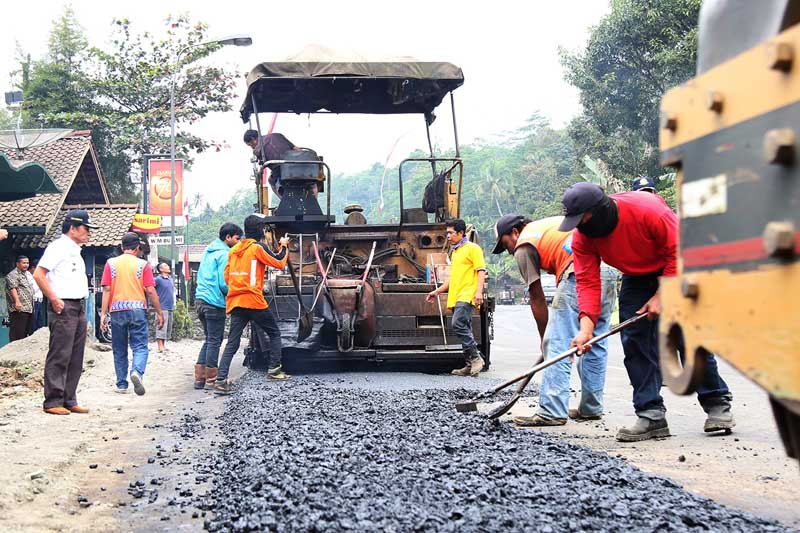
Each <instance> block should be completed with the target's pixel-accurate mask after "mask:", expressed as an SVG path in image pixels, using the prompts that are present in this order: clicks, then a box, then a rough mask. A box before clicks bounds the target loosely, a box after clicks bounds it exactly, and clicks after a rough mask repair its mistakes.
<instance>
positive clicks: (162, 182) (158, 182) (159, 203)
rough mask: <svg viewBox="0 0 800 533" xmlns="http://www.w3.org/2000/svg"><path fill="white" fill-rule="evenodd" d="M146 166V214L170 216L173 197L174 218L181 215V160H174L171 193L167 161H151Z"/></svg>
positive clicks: (170, 178) (170, 176) (170, 179)
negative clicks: (173, 186)
mask: <svg viewBox="0 0 800 533" xmlns="http://www.w3.org/2000/svg"><path fill="white" fill-rule="evenodd" d="M147 166H148V173H147V175H148V176H149V178H148V204H149V205H148V212H149V213H150V214H152V215H170V214H171V198H172V196H174V197H175V216H181V215H183V160H182V159H176V160H175V191H174V192H173V191H172V174H171V172H170V167H171V165H170V160H169V159H151V160H149V161H148V162H147Z"/></svg>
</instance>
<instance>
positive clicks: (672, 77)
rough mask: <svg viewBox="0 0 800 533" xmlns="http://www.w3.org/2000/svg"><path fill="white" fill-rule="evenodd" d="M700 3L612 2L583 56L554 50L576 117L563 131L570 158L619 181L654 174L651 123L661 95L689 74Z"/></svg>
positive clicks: (654, 140) (655, 143) (677, 0)
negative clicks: (575, 97)
mask: <svg viewBox="0 0 800 533" xmlns="http://www.w3.org/2000/svg"><path fill="white" fill-rule="evenodd" d="M700 3H701V2H700V0H646V1H642V0H612V2H611V13H610V14H609V15H607V16H606V17H604V18H603V19H602V20H601V21H600V23H599V24H598V25H597V26H596V27H594V28H592V30H591V31H590V36H589V40H588V43H587V46H586V49H585V50H584V51H576V52H570V51H566V50H563V49H562V50H561V51H560V54H561V64H562V66H563V67H564V69H565V72H566V79H567V80H568V81H569V82H570V83H571V84H572V85H574V86H575V87H577V88H578V89H579V90H580V100H581V104H582V105H583V113H582V114H581V115H580V116H579V117H577V118H575V119H574V120H573V121H572V122H571V123H570V126H569V134H570V137H571V138H572V139H573V141H574V142H575V147H576V153H577V156H578V158H580V159H583V157H584V156H589V157H590V158H591V159H594V160H597V159H602V160H603V161H605V162H606V163H607V164H608V167H609V170H610V173H611V175H613V176H616V177H617V178H618V179H621V180H622V181H623V182H624V183H630V180H631V179H632V178H634V177H636V176H638V175H642V174H647V175H650V176H657V175H659V174H661V171H660V170H659V165H658V149H657V147H658V117H659V105H660V101H661V97H662V96H663V95H664V93H665V92H666V90H667V89H669V88H671V87H673V86H675V85H679V84H681V83H683V82H685V81H686V80H688V79H689V78H691V77H692V76H693V75H694V72H695V61H696V56H697V18H698V15H699V11H700Z"/></svg>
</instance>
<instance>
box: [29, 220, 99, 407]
mask: <svg viewBox="0 0 800 533" xmlns="http://www.w3.org/2000/svg"><path fill="white" fill-rule="evenodd" d="M90 229H97V226H95V225H94V224H92V222H91V220H89V213H87V212H86V211H84V210H83V209H73V210H71V211H69V212H68V213H67V216H66V218H65V219H64V223H63V224H62V226H61V233H62V235H61V237H59V238H58V239H56V240H54V241H53V242H51V243H50V244H48V245H47V249H45V251H44V255H42V258H41V259H40V260H39V265H38V266H37V267H36V271H35V272H34V273H33V279H35V280H36V283H37V284H38V285H39V288H40V289H42V293H43V294H44V296H45V297H46V298H47V300H48V302H49V304H48V309H47V323H48V325H49V327H50V345H49V348H48V350H47V358H46V359H45V362H44V412H45V413H48V414H51V415H68V414H70V413H88V412H89V409H86V408H85V407H81V406H79V405H78V399H77V397H76V391H77V389H78V381H79V380H80V379H81V372H83V350H84V347H85V346H86V313H85V311H84V309H83V301H84V300H85V299H86V297H87V296H89V283H88V281H87V279H86V263H84V261H83V257H81V247H80V245H81V244H86V243H87V242H89V230H90Z"/></svg>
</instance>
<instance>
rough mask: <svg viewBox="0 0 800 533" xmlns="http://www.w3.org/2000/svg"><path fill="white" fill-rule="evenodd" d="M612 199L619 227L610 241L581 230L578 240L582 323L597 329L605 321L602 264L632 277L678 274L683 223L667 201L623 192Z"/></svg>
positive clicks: (575, 254) (575, 247) (574, 238)
mask: <svg viewBox="0 0 800 533" xmlns="http://www.w3.org/2000/svg"><path fill="white" fill-rule="evenodd" d="M610 197H611V198H612V199H613V200H614V202H615V203H616V204H617V208H618V212H619V221H618V222H617V227H616V228H614V231H612V232H611V233H610V234H609V235H606V236H605V237H599V238H590V237H587V236H586V235H584V234H582V233H581V232H580V230H578V229H575V231H574V232H573V236H572V254H573V264H574V265H575V280H576V281H577V284H578V308H579V309H580V314H579V317H584V316H588V317H589V318H590V319H591V320H592V322H594V323H595V324H597V320H598V317H599V316H600V310H601V309H600V288H601V285H600V261H601V260H602V261H605V262H606V263H607V264H609V265H611V266H613V267H614V268H616V269H618V270H620V271H621V272H622V273H623V274H628V275H630V276H642V275H645V274H656V273H661V274H662V275H663V276H674V275H676V274H677V273H678V266H677V245H678V217H677V216H675V213H674V212H673V211H672V209H670V208H669V206H668V205H667V203H666V202H665V201H664V199H663V198H661V197H660V196H657V195H655V194H652V193H649V192H642V191H638V192H621V193H617V194H612V195H610Z"/></svg>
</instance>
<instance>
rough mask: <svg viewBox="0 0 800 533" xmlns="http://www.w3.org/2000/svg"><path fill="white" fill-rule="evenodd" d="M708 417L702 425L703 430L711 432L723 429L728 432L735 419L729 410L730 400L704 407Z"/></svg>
mask: <svg viewBox="0 0 800 533" xmlns="http://www.w3.org/2000/svg"><path fill="white" fill-rule="evenodd" d="M706 413H707V414H708V418H706V423H705V425H704V426H703V431H705V432H706V433H713V432H715V431H725V432H727V433H730V431H731V429H733V428H734V426H736V421H735V420H734V419H733V413H732V412H731V404H730V402H725V403H720V404H717V405H711V406H709V407H708V408H707V409H706Z"/></svg>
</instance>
